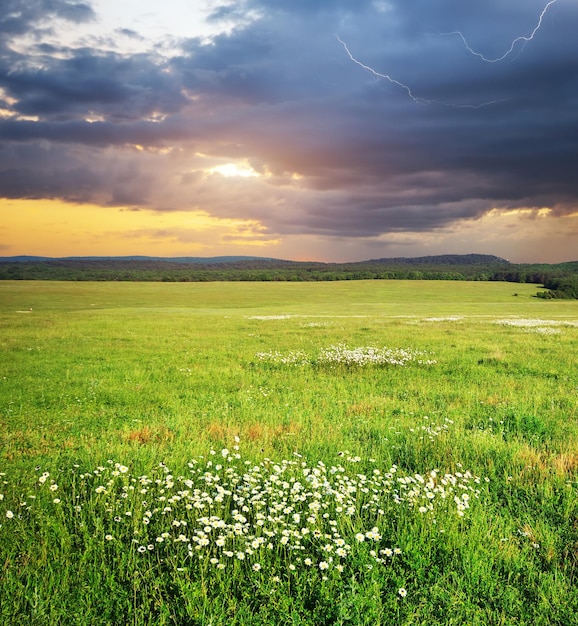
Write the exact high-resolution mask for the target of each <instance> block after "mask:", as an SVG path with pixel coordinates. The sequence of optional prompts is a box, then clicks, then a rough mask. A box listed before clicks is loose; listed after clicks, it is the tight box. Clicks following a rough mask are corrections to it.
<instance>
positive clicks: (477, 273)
mask: <svg viewBox="0 0 578 626" xmlns="http://www.w3.org/2000/svg"><path fill="white" fill-rule="evenodd" d="M0 280H75V281H149V282H152V281H159V282H213V281H260V282H265V281H291V282H305V281H336V280H470V281H471V280H477V281H488V280H489V281H502V282H512V283H533V284H537V285H544V287H545V288H546V289H547V290H548V291H546V292H542V293H540V294H538V295H539V296H540V297H547V298H566V297H569V298H574V297H576V296H575V294H578V262H568V263H558V264H553V265H549V264H545V263H540V264H515V263H511V262H510V261H507V260H506V259H502V258H500V257H497V256H493V255H489V254H441V255H437V256H422V257H393V258H380V259H370V260H368V261H354V262H353V261H352V262H350V263H320V262H308V261H287V260H283V259H275V258H270V257H257V256H216V257H153V256H122V257H106V256H86V257H62V258H51V257H39V256H12V257H0Z"/></svg>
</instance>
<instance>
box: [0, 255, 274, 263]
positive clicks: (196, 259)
mask: <svg viewBox="0 0 578 626" xmlns="http://www.w3.org/2000/svg"><path fill="white" fill-rule="evenodd" d="M257 260H259V261H279V260H280V259H272V258H269V257H257V256H213V257H200V256H176V257H160V256H66V257H48V256H26V255H22V256H0V263H43V262H46V261H164V262H167V263H238V262H239V261H257Z"/></svg>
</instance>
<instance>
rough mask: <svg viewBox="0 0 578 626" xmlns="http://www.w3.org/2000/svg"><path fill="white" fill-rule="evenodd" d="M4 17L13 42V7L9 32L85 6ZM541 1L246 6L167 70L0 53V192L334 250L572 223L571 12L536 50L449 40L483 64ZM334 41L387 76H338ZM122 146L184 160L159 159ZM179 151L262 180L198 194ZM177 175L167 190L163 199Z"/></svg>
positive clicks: (575, 151) (43, 6)
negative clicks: (224, 222)
mask: <svg viewBox="0 0 578 626" xmlns="http://www.w3.org/2000/svg"><path fill="white" fill-rule="evenodd" d="M6 6H7V7H8V6H9V7H10V8H9V9H8V10H5V9H4V5H3V6H2V8H0V28H2V27H4V29H5V31H6V32H13V33H15V32H20V31H17V30H11V31H10V30H9V29H10V28H12V29H17V26H16V25H15V24H12V22H10V20H11V19H16V18H10V14H11V13H13V14H16V13H17V7H22V6H26V7H32V8H31V9H30V11H29V12H28V13H27V12H26V11H23V12H22V13H21V16H20V18H19V19H20V21H21V22H22V23H24V22H26V23H27V24H28V25H30V26H32V27H33V26H34V24H36V23H41V21H42V20H41V17H42V16H45V15H47V14H48V13H49V12H53V13H54V12H58V15H60V16H61V17H66V18H67V19H80V17H81V16H84V17H83V19H88V18H89V17H90V16H91V11H90V8H89V7H88V6H87V5H84V4H83V5H80V4H76V5H73V4H72V3H67V2H56V1H54V2H50V3H49V2H37V3H30V2H28V3H23V2H16V1H15V0H10V2H9V3H8V5H6ZM544 6H545V3H543V2H539V1H537V0H524V1H522V0H519V1H511V2H508V3H506V6H505V4H504V2H503V0H499V1H498V0H491V1H485V2H481V1H480V2H463V0H459V1H458V0H444V1H441V2H432V1H431V0H427V1H426V0H415V1H414V2H411V3H409V2H407V1H405V0H403V1H402V0H396V1H391V2H386V1H382V2H372V1H370V0H364V1H363V2H355V3H353V2H350V1H346V0H333V1H329V0H328V1H326V2H322V1H318V2H311V0H300V1H295V2H290V3H288V2H284V1H281V0H250V1H248V2H244V3H235V4H234V5H228V6H223V7H217V8H216V9H215V11H214V13H213V20H214V21H218V20H231V19H232V18H234V17H235V12H238V15H239V16H243V15H246V14H247V12H248V11H253V12H255V14H256V15H258V16H259V17H257V18H255V19H253V20H252V21H250V22H248V23H247V22H244V24H243V25H242V26H239V27H237V28H235V29H233V30H232V31H231V32H229V33H227V34H222V35H219V36H217V37H215V38H213V39H212V40H211V41H210V42H208V43H207V41H205V40H200V39H189V40H186V41H182V42H181V48H180V50H179V52H175V53H173V54H172V56H171V58H170V59H162V58H160V57H159V55H158V54H156V53H153V52H151V53H150V54H140V55H133V56H125V55H122V54H120V53H111V52H103V51H99V50H96V49H86V48H84V49H73V48H68V49H64V48H63V49H61V50H56V49H51V48H50V47H47V46H46V45H44V47H37V48H36V50H35V51H34V58H32V52H31V56H30V58H28V57H26V55H24V54H22V53H18V52H16V51H15V50H12V49H10V48H6V49H5V52H4V54H3V55H2V57H1V58H0V87H1V88H2V89H3V92H0V97H1V98H2V99H3V100H4V104H3V105H2V106H3V108H5V109H7V110H10V111H11V112H12V114H13V115H12V117H11V118H6V119H4V120H0V136H1V137H2V138H3V142H4V143H5V144H6V145H5V146H4V148H3V149H2V150H0V193H2V194H3V195H5V196H9V197H19V196H25V197H43V196H46V197H62V198H69V199H70V198H76V199H78V198H82V199H84V200H86V201H89V200H90V201H96V200H99V199H102V198H103V197H104V196H106V197H105V200H104V202H106V203H109V204H110V203H115V202H117V203H119V204H122V203H126V204H128V205H139V206H148V207H151V208H159V209H160V208H163V209H164V208H166V207H169V208H173V209H174V208H179V207H191V206H194V207H200V208H203V209H205V210H207V211H209V212H212V213H214V214H216V215H220V216H227V217H248V218H255V219H259V220H261V221H262V222H263V223H264V224H265V226H266V227H267V228H268V230H269V231H270V232H273V233H322V234H326V235H331V236H336V237H339V236H353V237H369V236H375V235H379V234H382V233H387V232H392V233H395V232H402V231H414V232H427V231H431V230H435V229H436V228H440V227H444V226H448V225H450V224H452V223H454V222H456V221H459V220H461V219H477V218H479V217H480V216H481V215H483V213H484V212H486V211H488V210H490V209H491V208H492V207H495V206H499V207H501V208H519V207H542V206H549V207H552V208H553V209H554V210H555V212H557V213H559V214H563V213H570V212H572V211H575V210H576V205H577V198H578V179H577V177H576V175H575V172H574V169H575V166H574V164H575V162H576V158H577V155H578V116H576V105H577V103H578V40H577V39H576V37H575V35H574V30H575V26H576V24H577V23H578V4H577V3H572V2H569V1H568V0H559V2H556V3H555V4H553V5H552V6H551V7H549V9H548V11H547V12H546V13H545V14H544V17H543V22H542V25H541V28H540V30H539V31H538V32H537V33H536V34H535V37H534V38H533V40H532V41H529V42H526V43H524V42H519V43H518V44H516V46H515V47H514V50H513V51H512V54H510V55H509V56H508V57H507V58H505V59H504V60H503V61H501V62H496V63H489V62H486V61H483V60H482V59H480V58H478V57H476V56H475V55H474V54H472V53H471V52H470V51H468V50H467V48H466V47H465V45H464V43H463V41H462V40H461V38H460V37H459V36H458V35H456V34H455V33H454V31H458V30H459V31H460V32H462V33H463V35H464V37H465V38H466V40H467V41H468V43H469V44H470V46H471V47H472V49H473V50H476V51H478V50H479V51H480V52H481V53H483V54H484V55H486V58H495V57H498V56H501V55H503V54H504V52H506V51H507V50H508V49H509V47H510V45H511V43H512V42H513V41H514V40H515V39H516V37H519V36H522V35H525V36H527V35H529V34H530V33H532V31H533V29H534V28H535V27H536V25H537V20H538V17H539V15H540V13H541V11H542V10H543V9H544ZM82 7H84V8H82ZM67 11H70V12H71V13H70V15H73V13H74V11H77V13H76V14H74V15H75V16H76V17H69V14H68V13H67ZM55 14H56V13H55ZM11 24H12V25H11ZM2 25H3V26H2ZM451 33H454V34H451ZM125 34H131V36H133V35H132V33H125ZM135 36H136V34H135ZM336 36H339V37H340V38H341V39H342V40H343V41H345V42H346V44H347V46H348V48H349V50H350V52H351V54H353V56H354V57H355V58H356V59H358V60H359V61H360V62H361V63H363V64H365V65H367V66H370V67H371V68H373V69H374V70H375V72H378V73H380V74H382V75H384V76H389V77H390V78H391V79H392V80H388V79H387V78H384V77H379V76H376V75H375V74H371V73H370V72H367V71H365V70H364V69H363V68H362V67H360V66H359V65H358V64H356V63H355V62H353V61H352V60H351V59H350V58H349V57H348V55H347V52H346V50H345V49H344V47H343V46H342V44H340V43H339V41H338V39H337V37H336ZM39 46H42V44H39ZM31 50H32V49H31ZM400 83H402V84H403V85H405V86H406V87H407V88H404V87H403V85H400ZM408 90H409V91H408ZM412 96H413V98H412ZM155 114H156V115H157V116H159V115H160V117H159V119H158V121H156V122H151V121H149V118H150V117H151V116H153V115H155ZM18 116H28V117H33V119H36V120H37V121H32V120H26V119H19V118H18ZM90 117H97V118H98V119H99V120H100V121H98V122H93V123H90V122H89V121H86V120H87V118H90ZM43 142H45V143H46V142H48V143H49V145H50V146H51V156H49V155H47V154H46V151H43V150H42V149H41V148H40V147H39V146H41V145H43ZM127 145H141V146H144V147H145V148H146V147H169V146H177V147H180V148H182V151H184V152H179V153H174V154H173V156H171V159H167V158H165V157H162V158H161V156H159V155H157V154H156V153H155V152H154V151H153V152H147V153H146V154H143V153H139V152H137V151H134V150H132V149H128V148H125V147H124V146H127ZM127 150H128V151H127ZM35 151H36V153H37V155H36V157H35V158H31V157H32V154H33V153H34V152H35ZM187 151H189V152H190V151H194V152H198V153H203V154H205V155H208V156H214V157H223V158H230V159H246V160H248V162H250V163H251V164H252V166H253V167H254V168H255V169H256V170H257V171H260V172H262V173H268V174H269V178H268V179H265V182H263V181H261V182H259V183H258V184H259V185H260V187H259V188H258V191H256V192H254V193H253V192H251V191H250V188H251V187H250V186H251V185H256V184H257V183H256V182H255V181H253V182H251V181H240V182H233V181H223V180H221V179H219V178H215V179H213V178H211V179H210V180H207V181H203V179H202V177H199V176H198V175H196V174H194V173H192V172H191V165H190V164H189V163H188V161H187V158H186V156H183V155H184V153H185V152H187ZM145 152H146V151H145ZM111 153H112V154H114V155H115V162H116V164H117V166H118V175H116V176H114V172H113V171H111V168H110V162H111V160H110V159H111ZM55 155H58V158H54V157H55ZM59 159H60V161H59ZM170 168H173V170H172V171H174V172H175V177H176V179H173V178H172V177H171V175H170V171H171V170H170ZM121 173H122V175H121ZM293 174H296V175H298V178H296V179H295V180H298V182H295V180H294V179H290V178H289V177H290V176H291V175H293ZM111 177H112V178H111ZM111 180H112V181H113V182H112V185H111V184H110V181H111ZM174 180H180V181H183V182H182V184H181V185H180V186H177V187H171V188H170V189H169V187H168V185H169V183H168V181H173V182H174ZM147 181H148V184H147ZM153 181H154V184H153ZM184 181H187V182H184ZM171 184H172V183H171ZM107 185H109V187H111V191H110V192H109V193H106V194H105V193H103V191H102V190H103V189H104V188H106V187H107ZM163 185H164V186H165V191H164V196H165V197H166V198H168V199H169V200H168V201H167V202H161V200H160V199H161V198H162V197H163ZM179 193H180V194H181V195H180V196H179ZM227 193H231V196H230V197H227ZM240 198H243V199H244V200H246V202H244V203H242V202H240Z"/></svg>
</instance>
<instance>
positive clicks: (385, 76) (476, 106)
mask: <svg viewBox="0 0 578 626" xmlns="http://www.w3.org/2000/svg"><path fill="white" fill-rule="evenodd" d="M553 1H554V2H555V1H556V0H553ZM452 34H453V33H452ZM335 37H336V38H337V41H339V43H340V44H341V45H342V46H343V48H344V50H345V52H346V53H347V56H348V57H349V58H350V59H351V61H353V63H355V64H356V65H359V67H361V68H362V69H364V70H365V71H366V72H369V73H370V74H371V75H372V76H373V77H374V78H375V79H376V80H377V79H380V78H383V79H384V80H387V81H388V82H390V83H391V84H392V85H397V86H398V87H399V88H400V89H403V91H405V93H406V94H407V95H408V96H409V97H410V98H411V99H412V100H413V101H414V102H415V103H417V104H441V105H443V106H447V107H453V108H456V109H481V108H482V107H485V106H489V105H491V104H496V103H497V102H503V100H490V101H489V102H482V103H481V104H455V103H451V102H443V101H441V100H428V99H426V98H419V97H418V96H416V95H414V93H413V91H412V90H411V88H410V87H408V85H406V84H404V83H402V82H400V81H399V80H396V79H395V78H392V77H391V76H390V75H389V74H382V73H381V72H378V71H376V70H374V69H373V68H372V67H369V65H365V63H362V62H361V61H359V60H358V59H356V58H355V57H354V56H353V55H352V54H351V52H350V50H349V48H348V47H347V44H346V43H345V42H344V41H343V40H342V39H341V38H340V37H339V36H338V35H335Z"/></svg>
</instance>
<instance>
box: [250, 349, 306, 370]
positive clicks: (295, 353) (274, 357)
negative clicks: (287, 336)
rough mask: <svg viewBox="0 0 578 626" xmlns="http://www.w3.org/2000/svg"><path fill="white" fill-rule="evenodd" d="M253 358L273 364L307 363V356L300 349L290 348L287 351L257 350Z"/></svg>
mask: <svg viewBox="0 0 578 626" xmlns="http://www.w3.org/2000/svg"><path fill="white" fill-rule="evenodd" d="M255 358H256V359H257V360H259V361H263V362H265V363H272V364H274V365H296V366H297V365H309V363H310V360H309V357H308V356H307V355H306V354H305V352H302V351H301V350H290V351H289V352H277V351H276V350H273V351H271V352H257V354H256V355H255Z"/></svg>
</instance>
